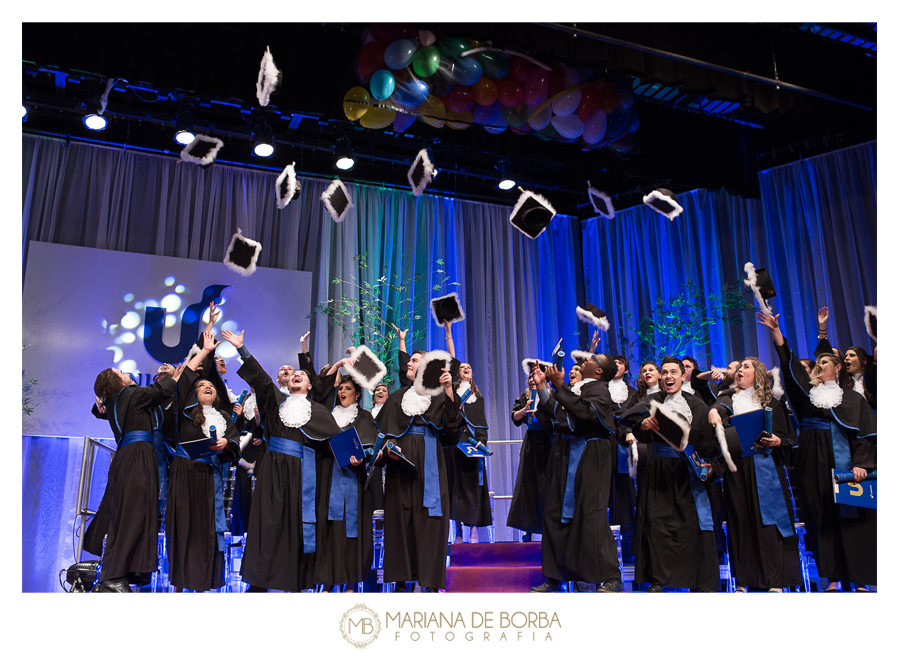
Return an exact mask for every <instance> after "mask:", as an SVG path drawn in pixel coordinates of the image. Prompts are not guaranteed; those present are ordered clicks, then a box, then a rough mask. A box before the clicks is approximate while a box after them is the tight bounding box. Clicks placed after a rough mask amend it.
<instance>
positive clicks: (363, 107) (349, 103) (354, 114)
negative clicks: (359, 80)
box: [344, 87, 372, 121]
mask: <svg viewBox="0 0 900 658" xmlns="http://www.w3.org/2000/svg"><path fill="white" fill-rule="evenodd" d="M371 102H372V97H371V96H370V95H369V92H368V91H366V90H365V89H364V88H363V87H353V88H352V89H350V90H349V91H348V92H347V93H346V94H344V114H346V115H347V118H348V119H350V121H356V120H357V119H360V118H362V116H363V115H364V114H365V113H366V112H368V111H369V104H370V103H371Z"/></svg>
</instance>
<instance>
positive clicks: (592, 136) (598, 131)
mask: <svg viewBox="0 0 900 658" xmlns="http://www.w3.org/2000/svg"><path fill="white" fill-rule="evenodd" d="M605 134H606V112H597V113H596V114H595V115H594V116H592V117H591V118H590V119H588V120H587V121H585V122H584V133H582V135H581V138H582V139H583V140H584V141H585V142H586V143H588V144H596V143H598V142H599V141H600V140H601V139H603V136H604V135H605Z"/></svg>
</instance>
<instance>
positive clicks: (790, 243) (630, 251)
mask: <svg viewBox="0 0 900 658" xmlns="http://www.w3.org/2000/svg"><path fill="white" fill-rule="evenodd" d="M875 156H876V143H875V142H869V143H866V144H862V145H860V146H854V147H851V148H846V149H843V150H840V151H836V152H833V153H829V154H827V155H823V156H819V157H815V158H809V159H807V160H803V161H801V162H797V163H794V164H791V165H785V166H782V167H777V168H774V169H770V170H767V171H763V172H760V174H759V180H760V189H761V193H762V194H761V197H762V198H761V199H742V198H739V197H734V196H731V195H728V194H724V193H715V192H708V191H704V190H695V191H693V192H688V193H685V194H679V195H678V196H677V200H678V202H679V203H680V204H681V205H682V207H683V208H684V212H683V213H682V214H681V215H680V216H678V217H677V218H676V219H675V220H674V221H669V220H668V219H666V218H665V217H663V216H662V215H660V214H658V213H657V212H655V211H653V210H652V209H650V208H649V207H647V206H643V205H642V206H638V207H635V208H629V209H626V210H623V211H620V212H617V213H616V215H615V218H613V219H611V220H607V219H605V218H603V217H597V218H594V219H590V220H588V221H585V222H583V223H582V237H583V254H584V286H585V296H586V299H587V300H588V301H589V302H591V303H593V304H596V305H597V306H599V307H600V308H601V309H603V310H604V311H606V313H607V314H608V315H609V318H610V324H611V325H612V326H611V329H610V332H609V335H608V336H607V339H608V341H609V343H610V346H611V349H612V350H613V351H616V349H617V348H618V347H620V346H621V342H620V340H621V336H622V331H623V329H622V328H624V331H625V332H627V333H630V331H631V329H632V324H631V322H630V321H629V320H628V319H627V317H626V316H625V313H624V311H626V310H627V311H629V312H630V313H631V314H632V315H633V316H635V317H641V316H646V315H649V314H650V312H651V310H652V307H653V305H654V304H655V301H656V298H657V297H658V296H659V297H662V298H663V299H665V300H667V299H669V298H670V297H672V296H673V295H675V294H678V292H679V291H680V286H681V284H682V283H683V282H685V281H687V280H688V279H692V280H693V281H694V282H695V283H697V285H698V286H699V287H700V289H701V290H702V291H703V292H704V293H705V294H711V293H717V292H719V291H720V290H721V288H722V286H723V285H724V284H725V283H728V282H733V281H735V280H737V279H743V278H744V277H745V276H746V275H745V272H744V264H745V263H746V262H748V261H750V262H752V263H754V265H755V266H756V267H765V268H766V269H767V270H768V271H769V273H770V274H771V275H772V279H773V281H774V282H775V287H776V291H777V293H778V296H777V297H775V298H774V299H772V300H770V304H771V305H772V306H773V308H774V309H775V312H776V313H780V314H781V317H780V318H779V323H780V325H781V327H782V331H783V333H784V334H785V336H786V337H787V339H788V341H789V344H790V345H791V347H792V348H793V349H794V351H795V353H797V354H798V355H800V356H801V357H806V356H811V355H812V352H813V349H814V347H815V344H816V342H817V338H816V336H817V333H818V319H817V311H818V308H819V307H821V306H828V307H829V310H830V319H829V329H828V334H829V338H830V339H831V341H832V343H833V344H834V345H836V346H840V347H842V348H846V347H849V346H850V345H859V346H861V347H863V348H865V349H866V350H868V351H869V352H870V353H871V347H872V346H873V344H871V341H870V340H869V337H868V336H867V335H866V331H865V325H864V322H863V307H864V306H865V305H867V304H868V305H875V304H876V296H877V281H876V256H877V253H876V242H875V241H876V234H877V222H876V219H877V217H876V177H875V174H876V162H875ZM747 291H748V292H747V295H746V299H747V300H748V301H750V302H752V303H754V304H755V301H754V299H753V297H752V295H751V294H750V292H749V289H747ZM743 317H744V323H743V324H734V325H723V324H718V325H714V326H712V327H710V330H709V338H710V343H709V344H707V345H695V348H694V350H693V352H694V353H693V356H694V357H696V358H697V360H698V361H699V362H700V365H701V367H709V366H713V365H715V366H720V367H724V366H725V365H726V364H727V363H729V362H730V361H731V360H733V359H740V358H743V357H745V356H759V357H760V358H761V359H762V360H763V361H764V362H766V363H767V364H768V365H770V366H771V365H774V364H775V363H776V362H777V357H776V355H775V353H774V350H773V349H772V344H771V339H770V336H769V332H768V330H767V329H765V328H764V327H762V326H760V325H758V324H757V323H756V320H755V317H754V314H753V312H751V311H746V312H745V313H744V315H743ZM606 346H607V343H603V347H604V348H606ZM675 356H679V357H680V356H684V355H682V354H678V355H675ZM637 370H638V364H632V368H631V372H632V374H636V373H637Z"/></svg>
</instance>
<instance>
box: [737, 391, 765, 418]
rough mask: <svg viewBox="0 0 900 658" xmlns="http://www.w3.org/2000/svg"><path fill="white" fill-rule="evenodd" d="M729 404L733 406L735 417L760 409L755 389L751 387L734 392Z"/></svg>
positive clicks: (760, 405)
mask: <svg viewBox="0 0 900 658" xmlns="http://www.w3.org/2000/svg"><path fill="white" fill-rule="evenodd" d="M731 403H732V404H733V405H734V413H735V415H737V414H743V413H746V412H748V411H756V410H757V409H762V404H760V402H759V399H758V397H757V395H756V389H755V388H753V387H752V386H750V387H749V388H742V389H740V390H739V391H737V392H735V393H734V394H733V395H732V396H731Z"/></svg>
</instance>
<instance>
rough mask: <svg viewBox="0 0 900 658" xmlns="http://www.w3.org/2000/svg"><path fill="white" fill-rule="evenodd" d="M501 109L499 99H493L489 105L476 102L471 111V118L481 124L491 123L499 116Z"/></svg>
mask: <svg viewBox="0 0 900 658" xmlns="http://www.w3.org/2000/svg"><path fill="white" fill-rule="evenodd" d="M502 109H503V106H502V105H501V104H500V101H494V102H493V103H492V104H491V105H478V104H477V103H476V105H475V110H474V111H473V112H472V120H473V121H474V122H475V123H480V124H483V125H488V124H491V123H493V122H494V121H495V120H496V119H497V117H498V116H500V112H501V111H502Z"/></svg>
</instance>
